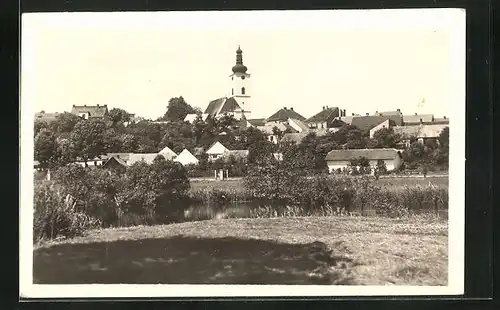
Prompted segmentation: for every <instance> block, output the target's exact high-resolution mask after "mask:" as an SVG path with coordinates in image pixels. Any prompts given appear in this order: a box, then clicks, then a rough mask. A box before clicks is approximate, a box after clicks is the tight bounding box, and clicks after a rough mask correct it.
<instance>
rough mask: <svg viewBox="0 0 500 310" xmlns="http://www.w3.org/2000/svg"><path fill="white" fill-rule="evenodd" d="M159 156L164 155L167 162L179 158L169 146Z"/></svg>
mask: <svg viewBox="0 0 500 310" xmlns="http://www.w3.org/2000/svg"><path fill="white" fill-rule="evenodd" d="M158 154H161V155H163V157H165V159H166V160H173V159H174V158H176V157H177V154H176V153H175V152H174V151H172V150H171V149H170V148H169V147H168V146H166V147H164V148H163V149H162V150H161V151H159V152H158Z"/></svg>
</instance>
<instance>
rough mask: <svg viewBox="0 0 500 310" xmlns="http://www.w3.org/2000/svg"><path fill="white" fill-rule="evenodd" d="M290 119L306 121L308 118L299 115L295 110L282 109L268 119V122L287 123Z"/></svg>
mask: <svg viewBox="0 0 500 310" xmlns="http://www.w3.org/2000/svg"><path fill="white" fill-rule="evenodd" d="M289 118H294V119H298V120H301V121H303V120H305V119H306V118H305V117H304V116H302V115H300V114H299V113H297V112H295V111H294V110H293V108H290V109H288V108H281V109H279V110H278V112H276V113H274V114H273V115H271V116H270V117H268V118H267V120H266V121H267V122H279V121H283V122H284V121H287V120H288V119H289Z"/></svg>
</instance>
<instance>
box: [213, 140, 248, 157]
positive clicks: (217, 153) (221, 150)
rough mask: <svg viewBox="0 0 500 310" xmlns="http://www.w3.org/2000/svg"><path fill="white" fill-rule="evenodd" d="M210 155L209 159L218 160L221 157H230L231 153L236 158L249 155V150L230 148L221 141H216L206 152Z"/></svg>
mask: <svg viewBox="0 0 500 310" xmlns="http://www.w3.org/2000/svg"><path fill="white" fill-rule="evenodd" d="M205 153H206V154H207V155H208V161H211V162H213V161H216V160H217V159H219V158H228V157H230V156H231V155H232V156H234V157H235V158H236V159H238V158H242V157H244V158H246V157H248V150H229V149H228V148H226V147H225V146H224V145H223V144H222V143H220V142H219V141H216V142H214V143H213V144H212V145H211V146H210V147H209V148H208V149H207V151H206V152H205Z"/></svg>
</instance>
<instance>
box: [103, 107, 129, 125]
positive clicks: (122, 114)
mask: <svg viewBox="0 0 500 310" xmlns="http://www.w3.org/2000/svg"><path fill="white" fill-rule="evenodd" d="M108 117H109V119H110V120H111V121H112V122H113V124H117V123H122V124H123V123H126V122H130V119H131V117H132V114H130V113H128V112H127V111H125V110H123V109H119V108H113V109H111V110H110V111H109V113H108Z"/></svg>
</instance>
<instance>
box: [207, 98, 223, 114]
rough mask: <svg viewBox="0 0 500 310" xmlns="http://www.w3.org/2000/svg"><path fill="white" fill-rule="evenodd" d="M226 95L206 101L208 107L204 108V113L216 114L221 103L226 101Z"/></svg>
mask: <svg viewBox="0 0 500 310" xmlns="http://www.w3.org/2000/svg"><path fill="white" fill-rule="evenodd" d="M226 99H227V98H226V97H222V98H219V99H215V100H212V101H210V102H209V103H208V107H207V108H206V109H205V113H207V114H208V115H210V116H215V115H217V112H218V111H219V109H220V107H221V105H222V104H223V103H224V102H225V101H226Z"/></svg>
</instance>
